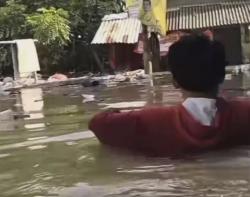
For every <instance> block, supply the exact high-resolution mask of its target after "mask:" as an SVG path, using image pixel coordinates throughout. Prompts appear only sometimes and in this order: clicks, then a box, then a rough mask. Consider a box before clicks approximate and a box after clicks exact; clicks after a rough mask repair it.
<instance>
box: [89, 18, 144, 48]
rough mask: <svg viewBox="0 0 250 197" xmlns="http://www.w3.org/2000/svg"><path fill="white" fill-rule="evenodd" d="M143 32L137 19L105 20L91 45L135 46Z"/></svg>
mask: <svg viewBox="0 0 250 197" xmlns="http://www.w3.org/2000/svg"><path fill="white" fill-rule="evenodd" d="M105 18H106V19H107V18H108V17H107V16H105V17H104V19H105ZM141 31H142V25H141V22H140V20H139V19H136V18H124V19H112V20H104V21H103V22H102V23H101V25H100V27H99V29H98V30H97V32H96V35H95V37H94V39H93V41H92V42H91V44H115V43H125V44H135V43H137V42H138V39H139V34H140V33H141Z"/></svg>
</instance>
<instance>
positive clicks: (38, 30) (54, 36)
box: [27, 7, 70, 46]
mask: <svg viewBox="0 0 250 197" xmlns="http://www.w3.org/2000/svg"><path fill="white" fill-rule="evenodd" d="M38 12H39V13H35V14H33V15H31V16H28V17H27V23H28V24H29V25H31V27H32V32H34V38H36V39H38V41H39V42H42V43H43V44H45V45H57V46H63V45H66V44H68V42H69V41H70V26H69V24H70V21H69V20H68V18H69V15H68V12H67V11H65V10H63V9H61V8H60V9H56V8H54V7H51V8H49V9H46V8H41V9H39V10H38Z"/></svg>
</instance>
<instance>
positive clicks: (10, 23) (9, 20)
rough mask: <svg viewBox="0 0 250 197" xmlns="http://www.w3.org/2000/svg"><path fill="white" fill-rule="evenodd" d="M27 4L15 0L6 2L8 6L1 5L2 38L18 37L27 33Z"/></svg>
mask: <svg viewBox="0 0 250 197" xmlns="http://www.w3.org/2000/svg"><path fill="white" fill-rule="evenodd" d="M25 11H26V6H25V5H23V4H18V3H16V2H15V1H14V0H10V1H7V2H6V6H4V7H0V39H13V38H18V36H19V35H22V34H24V33H25V24H26V19H25V16H26V15H25Z"/></svg>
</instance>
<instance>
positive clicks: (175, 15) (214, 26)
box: [167, 0, 250, 65]
mask: <svg viewBox="0 0 250 197" xmlns="http://www.w3.org/2000/svg"><path fill="white" fill-rule="evenodd" d="M167 18H168V30H169V33H171V32H179V31H181V32H187V33H189V32H201V31H203V32H204V31H208V30H209V31H210V32H211V33H212V36H213V37H214V38H215V39H217V40H219V41H221V42H222V43H223V44H224V45H225V48H226V55H227V60H228V62H229V64H230V65H238V64H247V63H250V38H249V27H250V26H249V24H250V0H220V1H217V0H168V14H167Z"/></svg>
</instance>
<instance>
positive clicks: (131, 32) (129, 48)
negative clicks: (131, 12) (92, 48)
mask: <svg viewBox="0 0 250 197" xmlns="http://www.w3.org/2000/svg"><path fill="white" fill-rule="evenodd" d="M141 32H142V25H141V21H140V20H139V19H137V18H129V16H128V13H120V14H111V15H106V16H104V17H103V19H102V23H101V25H100V27H99V29H98V30H97V32H96V34H95V37H94V39H93V40H92V42H91V44H98V45H103V46H104V47H107V48H108V51H109V63H110V66H111V68H113V69H117V68H129V69H130V70H135V69H139V68H143V60H142V54H139V53H136V52H134V50H135V48H136V46H137V43H138V40H139V36H140V33H141Z"/></svg>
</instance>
